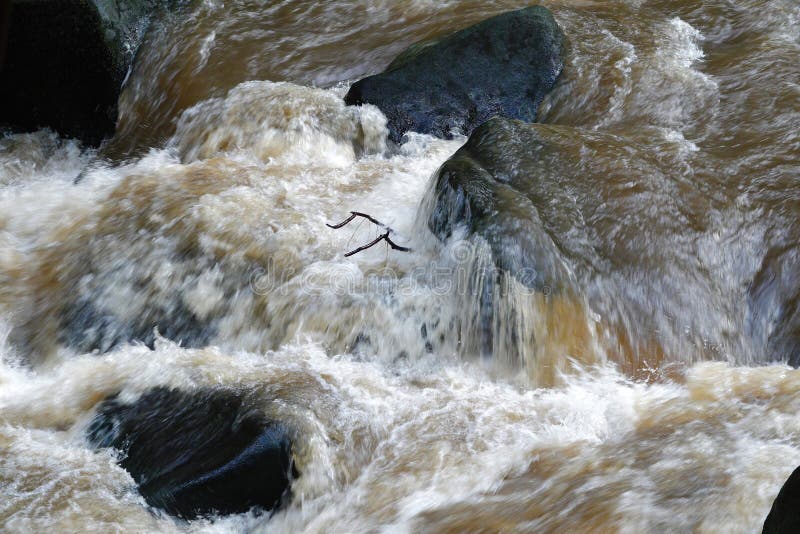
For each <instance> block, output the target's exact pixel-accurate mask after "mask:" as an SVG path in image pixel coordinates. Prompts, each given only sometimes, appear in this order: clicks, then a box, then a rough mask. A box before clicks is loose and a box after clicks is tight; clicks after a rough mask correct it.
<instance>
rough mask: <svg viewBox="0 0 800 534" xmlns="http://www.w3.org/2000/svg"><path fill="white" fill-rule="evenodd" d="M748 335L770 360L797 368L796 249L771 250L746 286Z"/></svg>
mask: <svg viewBox="0 0 800 534" xmlns="http://www.w3.org/2000/svg"><path fill="white" fill-rule="evenodd" d="M748 297H749V316H748V325H747V326H748V328H749V330H750V335H752V336H753V337H754V338H755V339H756V340H757V346H763V347H764V348H765V352H766V356H767V359H768V360H770V361H783V362H787V363H788V364H789V365H791V366H792V367H800V247H798V246H797V245H796V244H795V243H788V244H781V246H778V247H773V248H772V249H770V250H769V251H768V252H767V254H766V255H765V256H764V259H763V260H762V262H761V267H760V268H759V270H758V272H757V273H756V275H755V276H754V277H753V280H752V282H751V283H750V285H749V287H748Z"/></svg>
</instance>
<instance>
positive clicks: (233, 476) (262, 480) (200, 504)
mask: <svg viewBox="0 0 800 534" xmlns="http://www.w3.org/2000/svg"><path fill="white" fill-rule="evenodd" d="M88 438H89V441H90V442H91V443H92V444H93V445H94V446H96V447H114V448H116V449H119V450H120V451H121V455H120V465H121V466H122V467H123V468H125V469H126V470H127V471H128V472H129V473H130V474H131V476H132V477H133V479H134V480H135V481H136V484H137V485H138V487H139V492H140V493H141V494H142V496H143V497H144V499H145V501H147V503H148V504H149V505H151V506H153V507H155V508H159V509H162V510H165V511H166V512H168V513H170V514H172V515H175V516H178V517H181V518H184V519H193V518H196V517H198V516H204V515H210V514H232V513H242V512H246V511H248V510H250V509H251V508H257V509H261V510H273V509H275V508H277V507H279V506H281V505H282V504H283V503H284V502H286V500H287V498H288V496H289V491H290V485H291V480H292V479H293V477H295V476H297V472H296V471H295V469H294V463H293V459H292V450H291V441H290V438H289V434H288V430H287V429H286V427H285V426H283V425H282V424H280V423H276V422H273V421H270V420H269V419H268V418H267V417H266V416H265V415H264V413H263V411H261V410H259V409H258V408H257V406H255V405H254V403H252V402H250V401H249V400H248V399H247V398H246V397H245V396H244V395H242V394H241V393H238V392H234V391H228V390H220V389H206V390H199V391H192V392H182V391H179V390H174V389H167V388H154V389H152V390H150V391H147V392H146V393H145V394H143V395H142V396H141V397H140V398H139V399H138V400H136V401H135V402H124V401H122V400H121V399H119V398H118V397H111V398H109V399H106V400H105V401H104V402H103V403H101V405H100V407H99V408H98V413H97V416H96V417H95V418H94V420H93V421H92V423H91V424H90V426H89V429H88Z"/></svg>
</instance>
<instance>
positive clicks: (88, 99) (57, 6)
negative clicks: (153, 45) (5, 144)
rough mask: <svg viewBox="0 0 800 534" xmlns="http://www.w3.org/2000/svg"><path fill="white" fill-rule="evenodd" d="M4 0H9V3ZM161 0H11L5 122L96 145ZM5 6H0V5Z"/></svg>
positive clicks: (2, 42)
mask: <svg viewBox="0 0 800 534" xmlns="http://www.w3.org/2000/svg"><path fill="white" fill-rule="evenodd" d="M4 4H5V3H4ZM159 5H160V3H159V2H158V1H157V0H128V1H125V2H116V1H113V0H11V1H10V3H8V4H5V6H4V7H5V16H6V17H7V18H6V21H5V22H6V23H5V25H4V26H5V28H3V25H2V24H0V102H2V103H3V105H2V106H0V125H3V126H5V127H10V128H11V129H13V130H15V131H31V130H35V129H38V128H40V127H50V128H52V129H54V130H55V131H57V132H59V133H60V134H62V135H65V136H69V137H77V138H79V139H81V140H82V141H84V142H85V143H87V144H91V145H97V144H99V143H100V141H102V139H103V138H105V137H107V136H109V135H111V134H113V132H114V127H115V124H116V120H117V97H118V95H119V92H120V88H121V86H122V83H123V81H124V79H125V76H126V74H127V72H128V67H129V66H130V64H131V61H132V59H133V54H134V51H135V49H136V45H137V43H138V42H139V40H140V38H141V35H142V34H143V32H144V30H145V28H146V24H147V20H148V16H150V15H151V14H152V13H153V12H154V11H156V10H157V9H158V7H159ZM0 10H1V9H0Z"/></svg>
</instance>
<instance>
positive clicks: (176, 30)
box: [0, 0, 800, 532]
mask: <svg viewBox="0 0 800 534" xmlns="http://www.w3.org/2000/svg"><path fill="white" fill-rule="evenodd" d="M524 4H525V3H524V2H513V1H507V2H493V3H491V5H487V3H486V2H478V1H472V0H469V1H464V2H450V1H433V0H431V1H428V0H404V1H402V2H394V1H392V2H389V1H386V2H382V1H374V2H355V1H345V0H342V1H336V2H333V1H332V2H300V1H286V2H274V3H270V4H269V5H266V6H262V5H260V4H259V3H256V2H241V1H237V2H227V3H225V4H223V3H222V2H215V1H205V2H197V3H189V4H187V5H185V6H184V7H182V8H181V9H180V10H178V11H177V12H175V13H173V14H172V15H170V17H169V18H168V20H165V21H162V22H160V23H159V27H157V28H156V30H155V31H151V32H150V33H149V34H148V37H147V38H146V39H145V42H144V44H143V45H142V47H141V48H140V49H139V52H138V54H137V62H136V65H135V67H134V69H133V71H132V72H131V74H130V76H129V78H128V81H127V85H126V87H125V89H124V92H123V95H122V97H121V101H120V119H119V126H118V133H117V135H116V136H115V138H114V139H112V140H111V141H110V142H109V143H107V144H106V145H105V146H104V147H101V149H99V150H98V151H94V150H86V149H83V148H82V147H81V146H79V145H78V144H77V143H76V142H74V141H70V140H66V139H59V138H57V137H56V136H54V135H53V134H51V133H49V132H47V131H40V132H36V133H32V134H20V135H11V136H6V137H3V138H0V162H1V163H2V166H1V167H0V313H2V322H1V323H0V341H2V344H1V346H2V348H0V353H1V354H2V365H1V366H0V494H1V495H2V499H0V525H2V529H3V530H7V531H11V532H29V531H89V530H100V531H110V530H121V531H166V532H170V531H182V530H187V529H188V530H190V531H198V532H201V531H202V532H212V531H213V532H228V531H243V530H248V531H250V530H251V531H255V532H260V531H267V530H269V531H279V532H295V531H309V532H329V531H337V532H360V531H374V530H394V531H436V532H440V531H452V532H456V531H458V532H461V531H476V530H484V531H498V530H508V531H531V532H561V531H565V530H568V529H571V530H574V531H578V532H585V531H593V532H598V531H612V532H613V531H621V532H643V531H650V532H663V531H670V532H752V531H756V530H758V528H759V527H760V524H761V522H762V521H763V519H764V517H765V516H766V513H767V511H768V509H769V506H770V504H771V502H772V499H773V498H774V497H775V495H776V494H777V492H778V490H779V488H780V485H781V484H782V482H783V481H784V480H785V478H786V477H787V476H788V474H789V473H790V472H791V471H792V470H793V469H794V468H795V467H796V466H797V465H798V463H800V420H798V419H797V416H796V414H797V413H798V408H800V393H798V388H800V371H794V370H791V369H790V368H789V367H788V366H786V365H785V364H784V363H783V362H785V361H787V360H788V359H789V358H790V357H792V351H793V350H796V349H794V348H793V341H794V340H796V339H797V338H796V337H794V335H793V331H792V328H793V325H794V324H796V323H793V322H792V316H791V313H792V309H793V308H792V307H793V306H795V307H796V303H797V298H798V297H797V295H798V290H797V288H798V287H799V286H798V281H799V280H800V277H798V270H797V262H796V259H797V254H798V250H797V246H798V242H800V241H798V238H799V237H800V228H799V227H798V226H797V222H796V221H797V219H798V215H800V195H799V194H798V192H799V191H800V189H799V188H798V185H797V178H798V176H800V164H799V163H798V154H800V136H798V133H797V130H798V128H797V127H798V125H800V69H798V67H797V60H798V58H799V57H800V54H799V53H800V6H798V4H797V3H796V2H794V1H792V0H770V1H767V0H758V1H757V0H748V1H744V2H736V3H732V2H727V1H723V0H706V1H699V0H694V1H693V0H687V1H673V2H667V1H628V2H621V1H614V2H592V1H574V2H568V1H564V2H547V3H546V4H545V5H547V6H548V7H549V8H551V9H552V10H553V12H554V14H555V16H556V18H557V20H558V22H559V24H561V26H562V28H563V29H564V33H565V34H566V35H567V36H568V38H569V48H570V51H569V57H568V62H567V67H566V68H565V70H564V74H563V76H562V79H561V80H560V82H559V85H558V86H557V88H556V90H555V91H554V92H553V93H552V94H551V95H550V96H549V97H548V98H547V99H546V100H545V102H544V103H543V106H542V109H541V110H540V118H541V120H542V121H543V122H547V123H549V124H550V125H549V126H546V127H543V128H544V129H543V130H542V131H544V132H549V133H548V134H547V135H550V136H552V137H551V138H552V139H553V140H556V139H561V140H563V142H564V145H565V146H569V147H570V148H569V151H570V152H569V154H571V155H573V156H574V157H575V158H576V160H577V161H579V162H580V163H581V165H582V166H583V167H582V168H585V169H586V176H585V177H584V178H585V181H584V182H581V181H580V178H581V177H575V176H572V177H569V179H566V178H564V177H561V178H564V180H562V181H559V180H561V178H560V177H557V176H556V177H554V178H552V180H553V182H552V183H549V186H550V188H549V189H547V188H545V189H543V191H542V198H543V199H544V200H543V204H547V201H548V200H550V204H551V210H550V211H548V212H546V213H548V214H549V215H548V217H550V219H549V220H550V221H551V222H552V223H553V227H555V228H560V229H561V230H560V231H563V232H565V235H567V234H569V235H573V234H574V232H576V231H578V230H580V229H582V228H590V229H592V230H593V231H595V232H597V235H598V236H599V237H598V239H596V240H594V241H591V242H589V243H588V244H587V246H586V247H585V248H581V247H577V248H576V249H570V250H562V251H559V252H560V253H561V254H563V257H564V258H569V259H570V262H569V266H571V267H570V268H573V267H574V269H573V271H570V273H569V279H570V280H571V281H572V282H573V283H574V287H573V289H574V290H571V291H530V290H526V289H525V288H523V287H521V286H520V284H518V283H517V282H516V281H515V280H514V279H513V278H506V279H504V280H503V282H502V283H503V286H502V287H501V290H502V291H501V296H502V298H500V299H498V300H496V301H495V303H494V309H493V311H492V316H491V318H490V320H491V325H490V327H491V328H492V329H493V332H494V334H495V335H494V336H493V337H492V340H493V342H492V346H491V350H490V356H489V357H487V356H486V354H482V351H481V349H480V347H478V343H479V342H478V340H477V338H476V337H475V332H476V331H477V330H479V329H480V328H485V324H484V323H483V322H482V321H483V320H484V319H485V317H482V316H481V310H480V309H479V303H478V302H477V300H476V299H477V296H476V293H475V288H478V287H481V285H482V284H481V279H480V277H481V276H484V275H485V272H486V269H485V266H486V265H489V264H490V262H491V257H490V256H489V254H490V253H489V252H488V251H487V250H486V247H484V246H483V245H482V244H481V243H480V242H474V241H459V239H458V236H456V237H455V238H453V239H451V240H450V241H448V242H446V243H441V242H439V241H438V240H437V239H436V238H435V237H434V236H433V235H431V233H430V232H429V231H428V229H427V226H426V216H427V213H428V212H429V210H430V209H431V206H430V203H431V188H432V184H431V176H432V175H433V174H434V173H435V171H436V169H437V168H438V167H439V166H440V165H441V164H442V163H443V162H444V161H445V160H446V159H447V158H448V157H449V156H450V155H452V154H453V153H454V152H455V151H456V150H457V149H458V148H459V147H460V146H461V145H462V144H463V142H464V141H465V139H464V138H463V137H462V138H456V139H454V140H451V141H444V140H439V139H434V138H432V137H428V136H423V135H417V134H410V135H409V136H408V138H407V139H406V141H405V142H404V143H403V144H402V145H401V146H399V147H393V146H390V145H388V144H387V141H386V124H385V123H386V121H385V118H384V117H383V115H382V114H381V113H380V111H379V110H377V109H376V108H374V107H370V106H365V107H362V108H348V107H345V106H344V105H343V103H342V98H341V97H342V96H343V95H344V93H345V92H346V90H347V87H348V83H349V82H351V81H352V80H354V79H357V78H358V77H360V76H362V75H364V74H367V73H371V72H375V71H378V70H380V69H381V68H383V67H384V66H385V65H386V64H388V63H389V61H390V60H391V59H392V58H393V57H394V56H395V55H396V54H397V53H399V52H400V51H401V50H402V49H403V48H404V47H405V46H407V45H409V44H411V43H413V42H415V41H418V40H420V39H423V38H427V37H432V36H436V35H440V34H443V33H447V32H449V31H452V30H454V29H457V28H460V27H463V26H465V25H467V24H469V23H472V22H475V21H478V20H481V19H483V18H486V17H488V16H490V15H492V14H495V13H499V12H502V11H506V10H509V9H512V8H515V7H520V6H522V5H524ZM592 181H593V182H592ZM559 184H564V185H565V187H564V188H558V187H557V186H558V185H559ZM565 191H566V192H565ZM564 194H566V196H567V197H568V200H569V201H564V200H563V198H562V197H559V196H558V195H564ZM547 195H552V196H550V197H548V196H547ZM570 195H571V196H570ZM556 200H558V203H556ZM586 206H591V208H592V209H591V210H589V209H588V208H586ZM350 210H361V211H366V212H368V213H370V214H372V215H373V216H375V217H377V218H378V219H380V220H381V221H383V222H384V223H386V224H388V225H390V226H391V227H392V228H393V229H394V230H395V231H396V238H397V240H398V241H399V242H400V243H401V244H403V245H406V246H409V247H411V248H412V249H413V251H412V252H410V253H399V252H396V251H389V250H387V249H386V248H381V247H374V248H372V249H370V250H367V251H365V252H363V253H361V254H358V255H355V256H353V257H351V258H344V253H345V252H346V251H348V250H352V249H353V248H355V247H357V246H359V245H361V244H363V243H365V242H368V241H369V240H371V239H372V238H373V237H375V236H376V235H377V233H378V229H376V228H375V227H374V226H371V225H369V224H367V223H361V224H360V225H356V223H351V225H349V226H347V227H345V228H344V229H341V230H331V229H330V228H328V227H326V226H325V223H327V222H337V221H339V220H342V219H343V218H345V217H346V215H347V214H348V212H349V211H350ZM590 212H591V213H593V214H595V215H597V214H601V215H604V216H603V217H599V216H598V217H596V218H595V219H591V218H590V217H588V215H589V214H590ZM543 213H544V212H543ZM582 218H583V219H582ZM641 221H647V224H646V225H643V224H641ZM634 223H636V224H634ZM570 232H573V234H570ZM559 257H560V256H559ZM565 265H567V264H566V263H565ZM575 266H577V267H575ZM581 266H590V267H591V269H589V268H588V267H587V268H583V267H581ZM586 273H593V274H592V276H588V275H587V274H586ZM551 289H552V288H551ZM787 314H788V318H787ZM784 331H785V332H784ZM783 334H785V335H783ZM165 338H168V339H165ZM130 339H139V340H140V341H141V342H142V343H146V344H148V345H150V346H151V347H152V348H148V346H145V345H143V344H142V343H133V344H131V343H129V340H130ZM775 339H778V341H775ZM787 340H788V341H787ZM156 385H172V386H177V387H181V388H184V389H187V388H189V389H191V388H193V387H198V386H208V385H227V386H233V387H237V388H243V389H247V390H249V391H252V392H253V394H254V396H255V398H260V399H263V408H264V410H266V411H267V412H268V415H270V416H273V417H275V418H278V419H280V420H283V421H286V422H287V424H288V426H289V427H290V428H291V429H292V433H293V435H294V436H295V454H296V456H297V464H298V466H299V468H300V471H301V472H302V476H301V477H300V478H299V479H298V480H297V481H296V483H295V486H294V499H293V501H292V502H291V504H290V506H289V507H288V508H287V509H285V510H283V511H281V512H279V513H277V514H275V515H273V516H272V517H266V516H254V515H252V514H245V515H240V516H232V517H228V518H217V519H204V520H198V521H193V522H190V523H189V524H188V526H187V525H184V524H179V523H176V522H175V521H174V520H172V519H170V518H168V517H164V516H158V515H154V514H153V513H152V512H151V511H149V510H148V509H147V508H145V507H144V502H143V500H142V499H141V498H140V497H139V496H138V494H137V493H136V491H135V487H134V485H133V481H132V479H131V478H130V476H129V475H128V474H127V473H126V472H125V471H124V470H122V469H121V468H120V467H118V466H117V464H116V463H115V461H114V458H113V455H112V453H111V452H109V451H100V452H96V451H91V450H89V448H88V447H87V445H86V442H85V440H84V437H83V432H84V430H85V428H86V425H87V424H88V422H89V420H90V419H91V417H92V414H93V408H94V407H95V405H96V404H97V403H98V402H99V401H100V400H102V399H103V398H105V396H107V395H109V394H113V393H116V392H119V391H121V392H122V396H123V398H130V399H133V398H135V397H136V395H137V394H139V393H141V392H142V391H144V390H146V389H147V388H150V387H153V386H156Z"/></svg>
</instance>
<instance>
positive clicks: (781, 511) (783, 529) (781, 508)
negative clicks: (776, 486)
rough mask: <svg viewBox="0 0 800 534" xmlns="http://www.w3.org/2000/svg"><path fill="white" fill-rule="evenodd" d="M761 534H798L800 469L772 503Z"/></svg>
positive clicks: (792, 475)
mask: <svg viewBox="0 0 800 534" xmlns="http://www.w3.org/2000/svg"><path fill="white" fill-rule="evenodd" d="M762 532H763V534H796V533H797V532H800V467H798V468H797V469H795V470H794V472H793V473H792V474H791V475H790V476H789V478H788V480H786V482H785V483H784V485H783V487H782V488H781V491H780V493H778V496H777V497H776V498H775V502H774V503H772V509H771V510H770V511H769V515H767V519H766V521H764V529H763V530H762Z"/></svg>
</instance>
